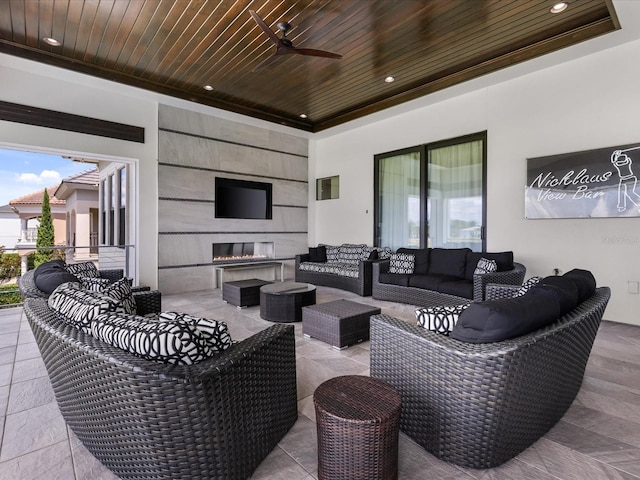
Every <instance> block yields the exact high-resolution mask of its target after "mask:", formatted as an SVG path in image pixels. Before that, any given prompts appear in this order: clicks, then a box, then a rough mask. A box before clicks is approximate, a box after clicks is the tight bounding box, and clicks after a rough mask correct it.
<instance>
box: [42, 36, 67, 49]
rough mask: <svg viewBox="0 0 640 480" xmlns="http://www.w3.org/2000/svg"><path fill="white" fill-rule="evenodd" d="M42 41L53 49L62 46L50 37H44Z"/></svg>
mask: <svg viewBox="0 0 640 480" xmlns="http://www.w3.org/2000/svg"><path fill="white" fill-rule="evenodd" d="M42 40H44V41H45V42H46V43H48V44H49V45H51V46H53V47H59V46H60V45H62V44H61V43H60V42H59V41H58V40H56V39H55V38H52V37H44V38H43V39H42Z"/></svg>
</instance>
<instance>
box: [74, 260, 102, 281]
mask: <svg viewBox="0 0 640 480" xmlns="http://www.w3.org/2000/svg"><path fill="white" fill-rule="evenodd" d="M66 269H67V272H69V273H72V274H73V275H75V276H76V277H93V278H97V277H99V276H100V272H98V269H97V268H96V266H95V264H94V263H93V262H82V263H68V264H67V266H66Z"/></svg>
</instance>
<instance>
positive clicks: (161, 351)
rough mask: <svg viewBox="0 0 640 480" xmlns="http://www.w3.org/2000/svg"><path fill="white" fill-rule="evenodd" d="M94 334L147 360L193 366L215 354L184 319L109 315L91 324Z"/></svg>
mask: <svg viewBox="0 0 640 480" xmlns="http://www.w3.org/2000/svg"><path fill="white" fill-rule="evenodd" d="M91 334H92V335H93V336H94V337H96V338H97V339H99V340H102V341H103V342H105V343H108V344H110V345H113V346H114V347H118V348H121V349H123V350H126V351H128V352H131V353H133V354H134V355H137V356H139V357H142V358H145V359H147V360H155V361H159V362H163V363H171V364H174V365H193V364H194V363H197V362H200V361H202V360H205V359H207V358H209V357H211V356H212V355H213V353H214V351H213V349H212V348H211V345H210V344H209V342H208V341H207V339H206V338H205V335H203V334H202V333H201V332H200V331H198V329H196V328H195V327H194V326H192V325H190V324H189V323H187V322H186V321H184V320H182V319H176V320H175V321H172V322H167V321H159V320H157V319H150V318H147V317H140V316H137V315H127V314H114V313H107V314H103V315H98V316H97V317H96V318H95V319H94V320H93V321H92V322H91Z"/></svg>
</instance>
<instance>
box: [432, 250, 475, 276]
mask: <svg viewBox="0 0 640 480" xmlns="http://www.w3.org/2000/svg"><path fill="white" fill-rule="evenodd" d="M470 251H471V250H470V249H468V248H432V249H431V253H430V254H429V273H430V274H431V273H435V274H438V275H449V276H450V277H457V278H464V272H465V267H466V265H467V253H469V252H470ZM474 269H475V267H474Z"/></svg>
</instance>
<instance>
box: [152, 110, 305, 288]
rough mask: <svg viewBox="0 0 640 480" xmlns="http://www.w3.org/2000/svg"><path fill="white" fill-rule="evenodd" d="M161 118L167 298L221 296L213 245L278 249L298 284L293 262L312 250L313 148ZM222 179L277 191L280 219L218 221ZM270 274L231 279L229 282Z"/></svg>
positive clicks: (215, 123) (183, 117)
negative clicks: (201, 293) (215, 292)
mask: <svg viewBox="0 0 640 480" xmlns="http://www.w3.org/2000/svg"><path fill="white" fill-rule="evenodd" d="M158 115H159V121H158V124H159V134H158V268H159V272H158V284H159V289H160V291H162V292H163V293H167V294H169V293H180V292H186V291H195V290H205V289H211V288H215V287H216V284H215V275H214V267H213V264H212V258H211V257H212V247H211V244H212V243H213V242H254V241H255V242H262V241H269V242H274V243H275V258H276V259H277V260H283V261H286V266H285V277H288V278H292V277H293V267H294V256H295V255H296V254H297V253H302V252H304V251H306V249H307V230H308V229H307V201H308V189H309V186H308V140H307V139H305V138H300V137H296V136H293V135H287V134H283V133H279V132H275V131H272V130H268V129H265V128H259V127H254V126H250V125H245V124H241V123H237V122H232V121H229V120H225V119H221V118H218V117H212V116H209V115H204V114H201V113H196V112H191V111H187V110H183V109H179V108H175V107H169V106H166V105H160V106H159V111H158ZM216 176H221V177H226V178H237V179H242V180H250V181H257V182H270V183H272V184H273V219H272V220H250V219H216V218H215V214H214V205H215V203H214V201H215V198H214V197H215V191H214V182H215V178H216ZM140 181H141V182H144V181H145V179H141V180H140ZM141 215H144V212H141ZM271 274H272V272H271V269H266V270H264V271H262V270H255V271H253V270H251V271H248V270H243V271H241V272H240V271H239V272H225V280H231V279H233V278H234V276H237V278H250V277H259V278H264V279H269V278H268V277H267V276H266V275H271Z"/></svg>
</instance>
